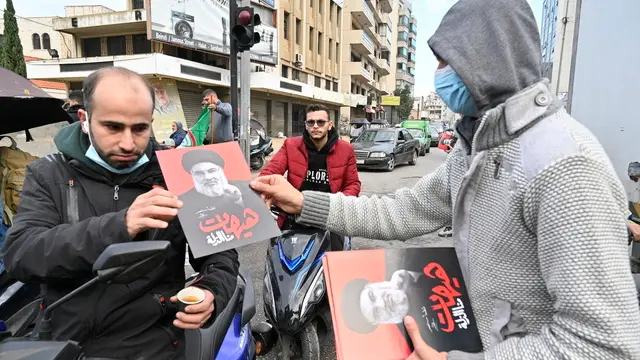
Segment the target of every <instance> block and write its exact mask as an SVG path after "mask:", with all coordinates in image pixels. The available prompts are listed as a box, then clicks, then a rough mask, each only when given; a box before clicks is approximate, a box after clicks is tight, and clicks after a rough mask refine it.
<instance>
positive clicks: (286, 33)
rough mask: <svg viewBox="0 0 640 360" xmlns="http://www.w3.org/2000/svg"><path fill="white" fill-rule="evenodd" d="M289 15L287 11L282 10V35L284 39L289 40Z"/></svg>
mask: <svg viewBox="0 0 640 360" xmlns="http://www.w3.org/2000/svg"><path fill="white" fill-rule="evenodd" d="M289 16H290V14H289V13H288V12H286V11H285V12H284V29H283V32H284V33H283V35H284V39H285V40H289Z"/></svg>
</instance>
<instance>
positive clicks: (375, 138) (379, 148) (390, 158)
mask: <svg viewBox="0 0 640 360" xmlns="http://www.w3.org/2000/svg"><path fill="white" fill-rule="evenodd" d="M353 148H354V150H355V153H356V164H357V166H358V168H359V169H360V168H361V169H385V170H387V171H393V169H395V167H396V165H397V164H399V163H404V162H408V163H409V165H415V164H416V163H417V162H418V152H419V151H420V142H419V141H418V139H414V138H413V136H412V135H411V133H409V131H408V130H407V129H402V128H393V127H388V128H380V129H368V130H365V131H363V132H362V134H360V136H358V138H357V139H356V140H355V141H354V142H353Z"/></svg>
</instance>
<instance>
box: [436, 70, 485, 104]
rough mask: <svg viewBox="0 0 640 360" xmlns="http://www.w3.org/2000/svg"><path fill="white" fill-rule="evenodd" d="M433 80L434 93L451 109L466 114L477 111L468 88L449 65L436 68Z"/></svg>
mask: <svg viewBox="0 0 640 360" xmlns="http://www.w3.org/2000/svg"><path fill="white" fill-rule="evenodd" d="M434 80H435V87H436V93H438V95H439V96H440V98H441V99H442V101H444V103H445V104H447V106H448V107H449V109H451V111H453V112H454V113H458V114H462V115H466V116H474V115H476V114H477V113H478V108H476V103H475V101H474V100H473V96H472V95H471V92H470V91H469V88H467V86H466V85H465V84H464V83H463V82H462V80H461V79H460V77H459V76H458V74H456V72H455V71H453V69H452V68H451V66H450V65H447V66H446V67H444V68H442V69H438V70H436V74H435V77H434Z"/></svg>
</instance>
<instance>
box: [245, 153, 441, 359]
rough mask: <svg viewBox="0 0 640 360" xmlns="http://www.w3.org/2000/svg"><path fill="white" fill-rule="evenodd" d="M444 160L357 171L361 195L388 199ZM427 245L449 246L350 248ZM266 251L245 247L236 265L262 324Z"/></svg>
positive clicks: (378, 244) (356, 244)
mask: <svg viewBox="0 0 640 360" xmlns="http://www.w3.org/2000/svg"><path fill="white" fill-rule="evenodd" d="M445 159H446V154H445V153H444V152H443V151H442V150H439V149H436V148H432V149H431V153H429V154H427V155H426V156H423V157H420V158H419V159H418V163H417V164H416V165H415V166H409V165H399V166H398V167H396V169H395V170H394V171H393V172H391V173H388V172H382V171H360V181H362V192H361V195H366V196H373V195H380V196H382V195H388V194H390V193H393V192H394V191H395V190H396V189H398V188H402V187H409V186H412V185H413V184H415V183H416V181H418V179H420V178H421V177H422V176H424V175H426V174H428V173H429V172H431V171H433V170H435V168H436V167H437V166H438V165H440V164H441V163H442V162H444V160H445ZM427 242H429V246H451V240H450V238H440V237H438V235H437V234H435V233H433V234H427V235H424V236H421V237H418V238H414V239H411V240H408V241H406V242H402V241H379V240H371V239H365V238H355V239H353V241H352V247H353V249H354V250H357V249H377V248H383V247H395V248H406V247H419V246H424V244H425V243H427ZM266 251H267V243H266V242H262V243H257V244H253V245H248V246H246V247H243V248H241V249H239V253H240V263H241V264H242V265H243V266H244V267H246V268H248V269H249V270H250V271H251V275H252V277H253V281H254V288H255V294H256V308H257V309H256V310H257V313H256V316H255V317H254V318H253V321H255V322H258V321H264V320H265V316H264V311H263V305H262V278H263V276H264V262H265V254H266ZM322 352H323V354H324V356H323V360H325V359H326V360H333V359H336V355H335V348H334V346H333V341H331V344H330V345H327V346H326V348H323V349H322ZM277 353H278V349H277V348H274V349H273V350H272V351H271V352H270V353H269V354H268V355H267V356H264V357H261V359H267V360H276V359H277Z"/></svg>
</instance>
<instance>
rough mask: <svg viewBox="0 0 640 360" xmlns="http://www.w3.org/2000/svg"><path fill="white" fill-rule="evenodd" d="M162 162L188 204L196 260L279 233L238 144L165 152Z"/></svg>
mask: <svg viewBox="0 0 640 360" xmlns="http://www.w3.org/2000/svg"><path fill="white" fill-rule="evenodd" d="M158 160H159V162H160V166H161V168H162V174H163V176H164V178H165V181H166V183H167V187H168V190H169V191H171V192H173V193H174V194H176V195H177V196H178V198H179V199H180V200H181V201H182V202H183V206H182V208H181V209H180V210H179V211H178V218H179V219H180V224H181V225H182V229H183V231H184V233H185V236H186V237H187V241H188V242H189V248H190V249H191V251H192V252H193V255H194V257H196V258H199V257H202V256H207V255H210V254H213V253H216V252H220V251H224V250H229V249H232V248H237V247H239V246H244V245H247V244H251V243H254V242H257V241H261V240H265V239H269V238H271V237H274V236H278V235H280V230H279V229H278V226H277V225H276V222H275V220H274V218H273V216H272V215H271V213H270V211H269V210H268V209H267V208H266V206H265V204H264V201H262V199H261V198H260V196H259V195H258V194H257V193H256V192H255V191H253V190H252V189H251V188H250V187H249V182H250V181H251V172H250V170H249V166H248V165H247V163H246V161H245V159H244V156H243V155H242V151H241V150H240V147H239V145H238V144H237V143H235V142H232V143H222V144H216V145H207V146H199V147H194V148H182V149H173V150H163V151H159V152H158Z"/></svg>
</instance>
